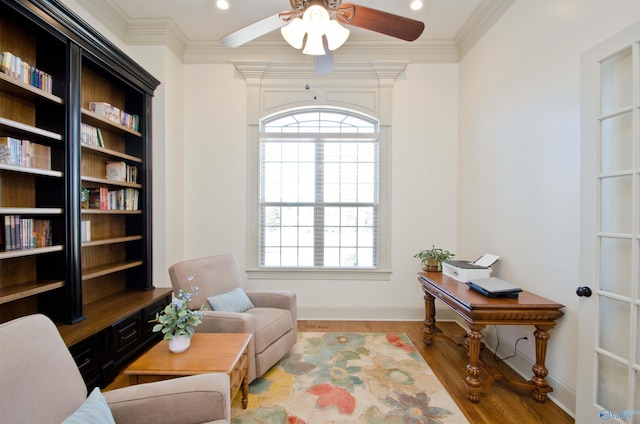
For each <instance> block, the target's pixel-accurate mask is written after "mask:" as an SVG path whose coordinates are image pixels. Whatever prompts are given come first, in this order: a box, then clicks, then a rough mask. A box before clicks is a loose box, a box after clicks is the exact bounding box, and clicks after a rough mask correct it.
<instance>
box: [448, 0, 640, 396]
mask: <svg viewBox="0 0 640 424" xmlns="http://www.w3.org/2000/svg"><path fill="white" fill-rule="evenodd" d="M638 19H640V2H637V1H613V0H612V1H580V2H578V1H575V0H562V1H561V0H556V1H533V0H519V1H517V2H516V3H515V4H514V5H513V6H512V7H511V8H510V9H509V10H508V11H507V13H506V14H505V15H504V16H503V17H502V18H501V20H500V21H499V22H498V23H497V24H496V25H495V26H494V27H493V28H492V29H491V30H490V31H489V32H488V33H487V34H486V35H485V37H484V38H483V39H482V40H481V41H480V42H479V43H478V44H477V45H476V46H475V47H474V48H473V50H471V52H470V53H468V54H467V55H466V56H465V57H464V59H463V60H462V61H461V63H460V111H459V113H460V120H459V128H460V130H459V132H460V139H459V162H458V171H459V172H458V177H459V183H458V194H459V197H458V201H459V207H458V214H459V220H458V246H459V250H460V253H461V254H462V255H463V256H466V257H469V258H471V257H474V256H476V255H478V254H481V253H484V252H491V253H495V254H498V255H500V256H502V260H501V262H500V265H499V266H498V267H497V268H496V272H495V273H494V276H498V277H501V278H503V279H506V280H510V281H513V282H515V283H517V284H519V285H521V286H522V287H523V288H525V289H526V290H529V291H532V292H534V293H537V294H539V295H542V296H544V297H548V298H550V299H552V300H554V301H556V302H559V303H562V304H564V305H565V308H564V312H565V316H564V317H563V318H561V319H560V320H559V323H558V326H557V328H556V329H554V330H552V331H551V332H550V335H551V339H550V345H549V350H548V356H547V367H548V368H549V371H550V373H551V378H552V379H556V380H557V381H556V382H555V383H556V385H555V386H554V383H552V386H554V387H556V395H559V394H560V395H561V396H566V397H565V398H563V399H560V401H561V402H562V403H563V404H564V405H565V406H568V407H569V408H573V405H574V402H572V399H571V398H570V396H571V393H569V392H571V391H574V392H575V387H576V375H577V372H578V370H577V366H576V360H575V358H576V357H577V352H576V345H577V343H576V338H577V334H578V322H577V319H578V315H577V314H578V310H577V308H578V298H577V297H576V295H575V289H576V287H577V286H578V285H579V284H580V282H579V280H578V274H579V260H580V258H579V221H580V209H579V207H580V129H579V127H580V115H579V113H580V99H579V93H580V91H579V84H580V68H579V64H580V54H581V53H582V52H583V51H585V50H587V49H588V48H590V47H591V46H593V45H595V44H597V43H598V42H599V41H601V40H603V39H605V38H607V37H609V36H611V35H613V34H615V33H617V32H619V31H620V30H622V29H624V28H625V27H627V26H628V25H630V24H632V23H633V22H635V21H637V20H638ZM524 331H525V330H524V329H523V328H519V327H518V328H516V327H512V328H504V329H502V328H501V329H500V335H501V337H504V338H505V339H506V340H507V341H509V342H510V343H511V344H513V342H514V341H515V339H516V338H517V337H519V336H523V335H525V334H524ZM519 349H520V350H523V351H524V353H525V354H526V355H527V356H528V357H529V358H534V357H535V353H534V352H533V348H532V347H530V346H528V345H527V344H526V343H525V344H523V343H521V344H520V345H519ZM529 373H530V371H529V370H527V374H529ZM558 385H560V386H566V387H564V388H566V389H568V390H565V391H563V390H558V387H557V386H558ZM560 389H563V387H560ZM573 395H575V394H573Z"/></svg>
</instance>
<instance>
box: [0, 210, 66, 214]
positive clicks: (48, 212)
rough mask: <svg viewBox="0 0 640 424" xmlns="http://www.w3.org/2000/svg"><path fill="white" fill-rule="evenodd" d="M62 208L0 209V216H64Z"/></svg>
mask: <svg viewBox="0 0 640 424" xmlns="http://www.w3.org/2000/svg"><path fill="white" fill-rule="evenodd" d="M63 213H64V209H62V208H0V215H62V214H63Z"/></svg>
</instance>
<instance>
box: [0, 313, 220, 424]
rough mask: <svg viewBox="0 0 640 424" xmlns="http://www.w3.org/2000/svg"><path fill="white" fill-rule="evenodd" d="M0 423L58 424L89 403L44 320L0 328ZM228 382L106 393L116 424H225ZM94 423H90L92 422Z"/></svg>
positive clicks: (170, 383)
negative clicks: (85, 403)
mask: <svg viewBox="0 0 640 424" xmlns="http://www.w3.org/2000/svg"><path fill="white" fill-rule="evenodd" d="M0 376H1V377H0V417H1V418H0V421H2V423H3V424H14V423H15V424H18V423H20V424H23V423H39V424H48V423H52V424H60V423H61V422H62V421H63V420H65V419H66V418H67V417H69V416H70V415H72V414H73V413H74V412H75V411H76V410H77V409H78V408H79V407H80V406H81V405H83V403H84V402H85V399H86V397H87V388H86V386H85V384H84V381H83V380H82V376H81V375H80V371H79V370H78V368H77V366H76V363H75V361H74V360H73V357H72V356H71V353H70V352H69V350H68V349H67V347H66V346H65V344H64V341H63V340H62V337H60V333H59V332H58V329H57V328H56V326H55V325H54V324H53V322H51V320H50V319H49V318H47V317H46V316H44V315H28V316H25V317H22V318H17V319H15V320H13V321H9V322H6V323H4V324H0ZM229 390H230V389H229V376H228V375H227V374H225V373H215V374H201V375H197V376H191V377H181V378H176V379H173V380H166V381H160V382H157V383H147V384H140V385H137V386H130V387H126V388H123V389H117V390H112V391H108V392H104V393H103V395H104V397H105V398H106V401H107V404H108V405H109V409H110V410H111V413H112V414H113V418H114V419H115V421H116V422H117V423H118V424H123V423H124V424H126V423H132V424H133V423H135V424H142V423H154V424H158V423H166V424H173V423H177V422H180V423H182V424H184V423H192V424H196V423H216V424H222V423H229V422H230V421H231V417H230V415H231V399H230V393H229ZM92 422H93V421H92Z"/></svg>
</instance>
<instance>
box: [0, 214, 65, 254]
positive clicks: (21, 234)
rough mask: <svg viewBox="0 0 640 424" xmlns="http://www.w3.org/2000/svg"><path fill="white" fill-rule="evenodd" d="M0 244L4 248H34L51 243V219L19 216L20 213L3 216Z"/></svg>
mask: <svg viewBox="0 0 640 424" xmlns="http://www.w3.org/2000/svg"><path fill="white" fill-rule="evenodd" d="M2 233H3V234H1V236H4V237H0V244H2V245H3V246H4V249H5V250H22V249H34V248H36V247H46V246H51V245H52V244H53V237H52V233H51V221H50V220H48V219H33V218H21V217H20V215H5V216H4V231H2Z"/></svg>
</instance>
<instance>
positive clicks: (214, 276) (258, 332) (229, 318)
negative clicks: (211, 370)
mask: <svg viewBox="0 0 640 424" xmlns="http://www.w3.org/2000/svg"><path fill="white" fill-rule="evenodd" d="M169 276H170V277H171V284H172V285H173V290H174V294H177V293H178V291H179V290H180V289H183V290H191V287H193V286H197V287H198V295H197V296H194V297H193V298H192V299H191V301H190V302H189V307H190V308H193V309H198V308H200V307H201V306H202V305H205V307H206V308H208V310H206V311H204V316H203V318H202V323H201V324H200V325H198V326H197V327H196V332H210V333H251V334H253V337H252V338H251V342H250V344H249V382H251V381H253V380H254V379H256V378H257V377H260V376H262V375H263V374H264V373H265V372H267V371H268V370H269V368H271V367H272V366H274V365H275V364H276V363H277V362H278V361H279V360H280V359H282V357H283V356H284V355H286V354H287V352H289V350H291V347H292V346H293V345H294V344H295V342H296V339H297V332H298V317H297V310H296V295H295V293H293V292H289V291H246V294H247V296H248V297H249V299H250V300H251V303H252V304H253V306H255V307H252V308H250V309H247V310H246V311H244V312H229V311H221V310H213V309H214V308H212V306H211V304H210V303H209V301H208V300H207V299H208V298H210V297H212V296H216V295H221V294H225V293H229V292H231V291H232V290H234V289H237V288H239V287H240V288H242V289H244V281H243V278H242V275H241V273H240V268H239V267H238V262H237V261H236V259H235V257H234V256H233V255H230V254H225V255H217V256H209V257H205V258H199V259H191V260H187V261H184V262H179V263H177V264H175V265H173V266H171V267H170V268H169Z"/></svg>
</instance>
